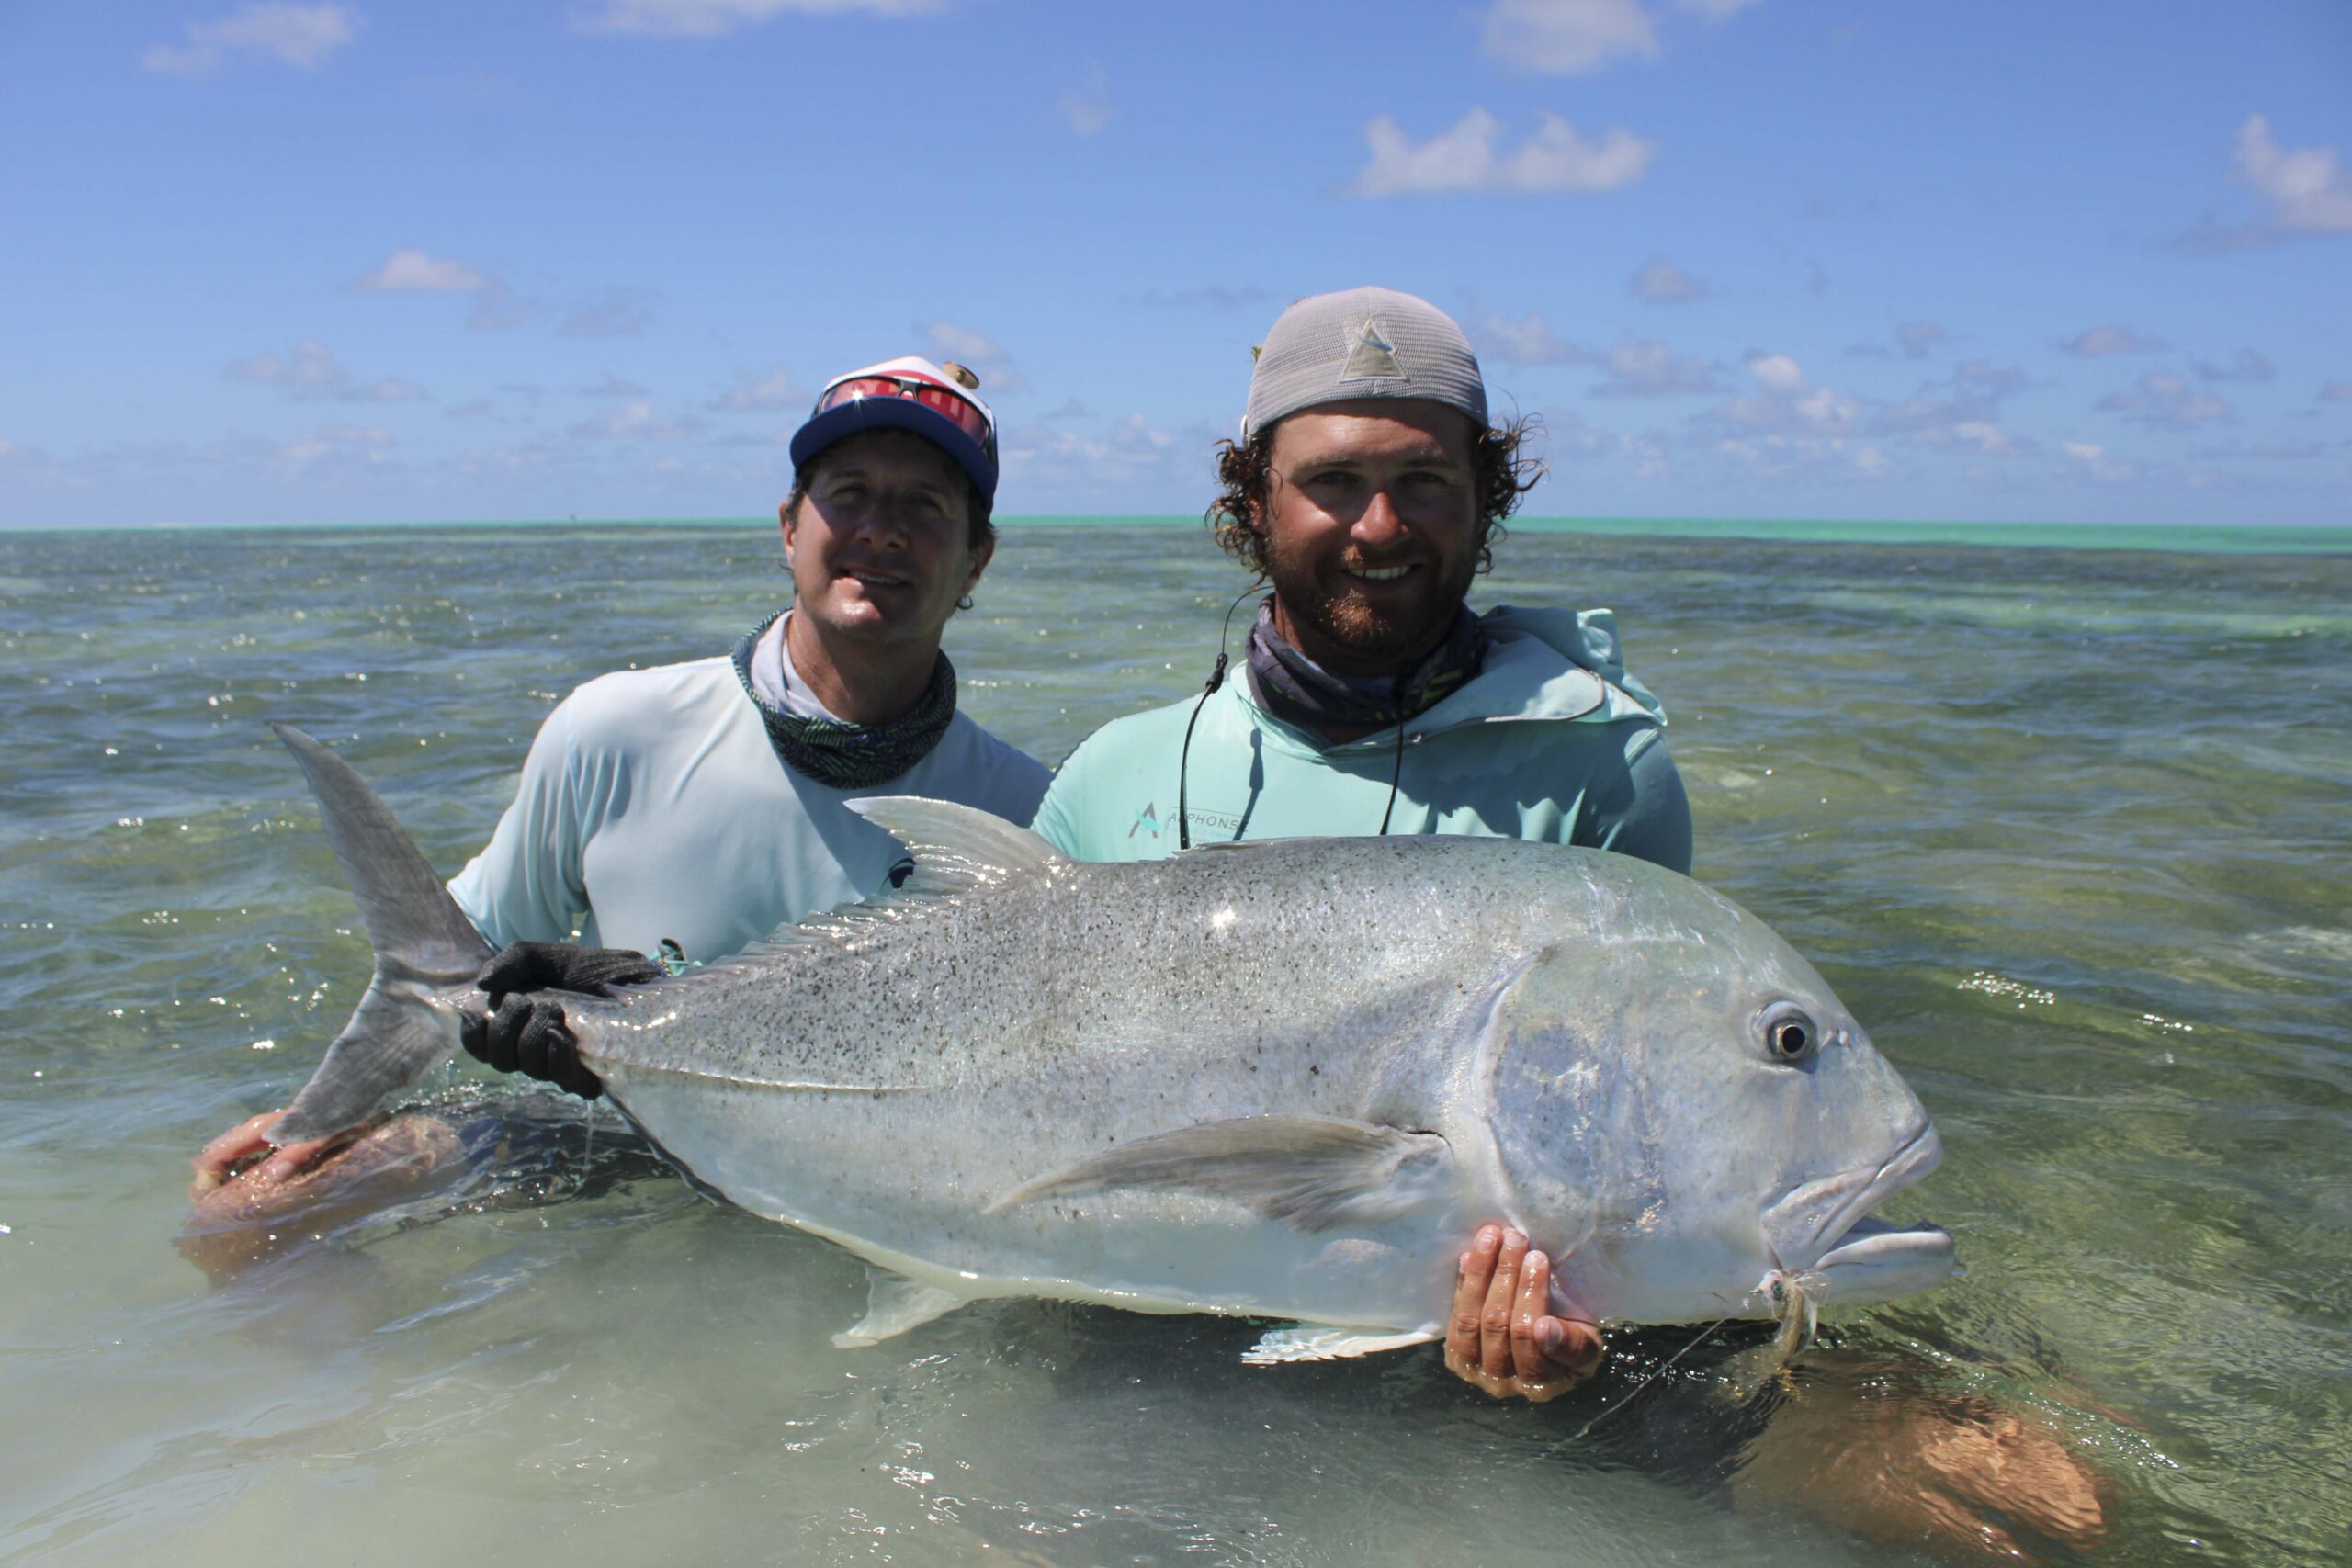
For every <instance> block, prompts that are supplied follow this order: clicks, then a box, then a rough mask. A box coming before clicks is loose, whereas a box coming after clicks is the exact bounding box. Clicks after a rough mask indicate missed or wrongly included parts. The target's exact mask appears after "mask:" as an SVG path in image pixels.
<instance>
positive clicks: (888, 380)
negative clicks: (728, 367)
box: [792, 354, 997, 501]
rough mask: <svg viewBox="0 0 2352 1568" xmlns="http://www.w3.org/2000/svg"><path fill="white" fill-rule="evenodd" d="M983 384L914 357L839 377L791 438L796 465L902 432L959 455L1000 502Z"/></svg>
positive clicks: (991, 415) (992, 422) (960, 463)
mask: <svg viewBox="0 0 2352 1568" xmlns="http://www.w3.org/2000/svg"><path fill="white" fill-rule="evenodd" d="M959 371H960V372H961V374H960V375H959V374H957V372H959ZM979 384H980V383H979V378H978V377H977V376H974V375H973V374H972V373H971V372H970V371H968V370H965V369H963V367H961V366H948V367H941V366H937V365H934V364H933V363H932V362H931V361H930V360H928V359H925V358H923V357H922V355H915V354H908V355H900V356H899V357H898V358H896V359H886V360H884V361H883V362H882V363H881V364H879V365H869V366H866V367H865V368H864V369H862V370H853V371H851V372H849V374H847V375H845V376H836V377H834V378H832V379H831V380H830V381H828V382H826V383H825V389H824V390H823V391H821V392H820V393H818V394H817V407H816V409H815V411H814V412H811V413H810V414H809V421H808V423H805V424H803V425H802V426H801V427H800V428H799V429H798V430H797V431H795V432H793V434H792V466H793V468H795V469H799V468H807V467H808V466H809V460H810V459H811V458H813V457H816V456H817V454H818V453H820V452H822V451H823V450H824V449H825V448H826V447H828V446H831V445H832V444H833V443H834V442H836V441H840V440H842V439H843V438H844V437H847V436H851V435H855V434H858V433H859V432H860V431H865V430H904V431H909V432H911V433H912V434H916V435H920V436H922V438H923V439H924V440H925V441H928V442H930V443H931V444H932V445H933V446H936V447H938V448H939V449H940V450H941V451H943V452H944V453H946V454H947V455H948V456H949V457H953V458H955V459H956V467H958V468H962V469H963V470H964V472H965V474H966V475H967V476H968V477H969V478H970V479H971V481H972V482H973V483H974V484H975V485H978V487H979V491H980V493H981V494H982V495H985V496H987V497H988V498H989V500H990V501H994V500H995V499H996V477H997V462H996V414H995V412H993V411H992V410H990V409H989V405H988V404H986V403H984V402H982V401H981V400H980V397H979V393H978V391H977V390H975V389H976V388H978V386H979Z"/></svg>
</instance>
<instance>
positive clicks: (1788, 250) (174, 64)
mask: <svg viewBox="0 0 2352 1568" xmlns="http://www.w3.org/2000/svg"><path fill="white" fill-rule="evenodd" d="M0 214H5V238H0V525H6V526H92V525H117V526H121V525H132V526H136V525H150V524H156V523H234V522H256V523H306V522H318V523H356V522H397V521H411V520H414V521H470V520H487V519H545V518H557V519H560V518H564V517H573V516H576V517H579V518H582V519H588V518H652V517H752V516H756V515H761V514H763V513H773V510H774V508H775V504H776V502H778V501H779V500H781V499H782V497H783V494H784V492H785V491H786V488H787V486H788V483H789V480H790V477H791V476H790V463H789V459H788V457H787V456H786V447H785V444H786V440H787V438H788V437H789V435H790V434H791V431H792V429H793V428H794V427H795V426H796V425H797V423H799V421H800V420H801V419H802V418H803V417H805V415H806V413H807V412H808V409H809V403H810V400H811V399H812V397H813V396H814V393H815V391H816V389H818V388H819V387H820V386H821V385H822V384H823V383H824V381H825V380H826V379H827V378H830V377H831V376H833V375H836V374H838V373H840V372H842V371H843V370H847V369H850V368H853V367H857V366H861V365H865V364H868V363H872V362H874V361H876V360H879V359H883V358H886V357H889V356H891V355H899V354H904V353H910V352H913V353H924V354H929V355H932V356H933V357H935V358H953V359H956V360H960V361H962V362H964V363H966V364H968V365H970V366H971V367H974V368H975V369H977V370H978V372H979V373H980V375H981V376H982V378H983V381H984V385H983V387H982V392H983V395H984V396H987V397H989V398H990V399H991V400H993V402H994V403H995V406H996V409H997V412H998V414H999V416H1000V420H1001V429H1002V446H1003V468H1004V478H1003V482H1002V488H1001V491H1000V493H999V497H998V510H999V512H1000V513H1001V514H1007V515H1023V514H1036V513H1195V514H1197V513H1198V512H1199V511H1200V509H1201V508H1202V507H1203V506H1204V504H1205V503H1206V502H1207V501H1208V500H1209V498H1210V495H1211V493H1212V491H1213V490H1214V484H1213V479H1212V473H1213V468H1212V464H1213V456H1212V448H1213V444H1214V443H1215V442H1216V440H1217V439H1218V438H1220V437H1222V436H1226V435H1229V434H1233V433H1234V430H1235V425H1236V423H1237V422H1238V418H1239V415H1240V412H1241V409H1242V405H1243V400H1244V398H1245V396H1246V393H1247V389H1248V383H1249V374H1250V346H1251V345H1252V344H1255V343H1257V342H1259V341H1260V340H1261V338H1262V337H1263V335H1264V333H1265V331H1266V329H1267V327H1268V325H1269V324H1271V322H1272V320H1273V318H1274V317H1275V315H1276V314H1278V313H1279V312H1280V310H1281V309H1282V308H1283V305H1284V304H1286V303H1287V302H1289V301H1290V300H1292V299H1297V298H1300V297H1302V296H1305V295H1308V294H1314V293H1320V292H1323V291H1325V290H1329V289H1334V288H1350V287H1353V286H1356V285H1359V284H1364V283H1377V284H1382V285H1385V286H1387V287H1390V288H1401V289H1405V290H1408V291H1410V292H1412V293H1416V294H1419V295H1421V296H1423V297H1425V298H1427V299H1430V300H1432V301H1434V302H1436V303H1437V304H1439V305H1441V306H1442V307H1443V308H1444V309H1446V310H1449V311H1451V312H1453V314H1454V315H1455V316H1456V318H1457V319H1459V320H1460V321H1462V322H1463V324H1464V328H1465V329H1466V330H1467V331H1468V333H1469V334H1470V337H1471V340H1472V342H1473V343H1474V344H1475V345H1476V347H1477V349H1478V352H1479V355H1480V359H1481V362H1482V364H1483V365H1484V367H1485V369H1486V374H1487V384H1488V389H1489V395H1490V400H1491V401H1492V403H1493V405H1494V406H1495V407H1496V409H1498V411H1500V412H1508V413H1512V414H1515V415H1520V416H1532V417H1533V418H1534V419H1536V420H1538V421H1539V422H1540V423H1541V425H1542V434H1541V436H1540V437H1539V439H1538V442H1537V449H1538V450H1539V451H1540V452H1541V454H1542V455H1543V456H1544V458H1545V459H1546V461H1547V462H1548V463H1549V465H1550V469H1551V472H1550V475H1549V477H1548V478H1547V479H1545V480H1544V484H1543V485H1542V487H1541V488H1540V489H1538V490H1537V491H1535V493H1534V494H1533V495H1532V497H1530V499H1529V501H1528V502H1527V513H1528V514H1530V515H1543V516H1572V517H1628V516H1672V517H1730V518H1739V517H1769V518H1813V517H1819V518H1862V519H1917V520H1985V521H2013V522H2058V523H2086V522H2125V523H2187V524H2203V525H2223V524H2234V523H2259V524H2337V525H2342V524H2352V502H2347V499H2346V498H2347V497H2352V5H2346V4H2345V3H2344V0H2300V3H2290V0H2245V3H2242V4H2237V5H2233V6H2212V5H2194V4H2183V3H2177V0H2172V3H2168V0H2069V3H2066V4H2058V5H2053V4H2050V3H2049V0H2033V3H2012V0H1903V3H1895V0H1489V3H1487V4H1468V5H1449V4H1445V3H1443V0H1396V3H1390V0H1346V3H1344V4H1341V3H1324V0H1316V3H1299V4H1283V3H1280V0H1257V3H1255V4H1234V5H1225V4H1213V3H1199V4H1177V5H1118V4H1104V3H1102V0H1094V3H1091V4H1085V3H1075V0H1072V3H1062V0H547V3H541V0H501V3H498V4H492V5H483V4H480V3H479V0H475V3H469V4H443V3H440V0H402V3H401V4H399V5H393V4H390V3H387V0H334V3H322V4H309V3H303V0H267V3H250V0H247V3H239V0H187V3H162V0H155V3H133V4H123V5H107V6H90V5H74V4H70V3H65V0H47V3H32V0H0Z"/></svg>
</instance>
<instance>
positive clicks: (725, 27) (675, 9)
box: [573, 0, 947, 38]
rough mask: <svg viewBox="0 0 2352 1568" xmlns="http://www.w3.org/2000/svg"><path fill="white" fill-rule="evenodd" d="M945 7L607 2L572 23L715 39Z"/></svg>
mask: <svg viewBox="0 0 2352 1568" xmlns="http://www.w3.org/2000/svg"><path fill="white" fill-rule="evenodd" d="M946 8H947V0H605V4H604V6H603V7H602V8H601V9H599V10H596V11H593V12H591V13H589V14H588V15H586V16H584V17H575V18H574V19H573V26H575V27H577V28H581V29H582V30H583V31H586V32H592V33H647V34H650V35H652V36H653V37H655V38H713V37H716V36H717V35H718V34H720V33H725V32H732V31H733V30H734V29H736V28H747V27H752V26H754V25H756V24H757V23H760V22H764V21H768V20H770V19H772V18H774V17H781V16H788V15H797V16H837V15H840V14H841V13H842V12H848V11H864V12H867V13H869V14H871V15H874V16H877V17H915V16H922V15H923V14H925V13H927V12H933V11H944V10H945V9H946Z"/></svg>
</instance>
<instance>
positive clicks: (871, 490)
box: [783, 430, 995, 646]
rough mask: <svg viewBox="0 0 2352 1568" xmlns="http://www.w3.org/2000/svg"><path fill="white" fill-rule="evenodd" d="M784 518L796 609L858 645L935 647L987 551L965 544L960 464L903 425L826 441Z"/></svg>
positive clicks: (966, 499)
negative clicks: (803, 489)
mask: <svg viewBox="0 0 2352 1568" xmlns="http://www.w3.org/2000/svg"><path fill="white" fill-rule="evenodd" d="M783 515H784V547H785V555H786V558H787V559H788V560H789V561H790V563H791V566H792V581H793V586H794V588H795V589H796V590H797V599H796V602H795V606H794V607H795V610H796V611H797V613H800V614H805V615H809V617H811V618H812V619H813V620H815V621H816V622H818V623H819V625H820V627H821V628H822V630H823V631H824V632H826V633H829V634H831V635H832V636H835V637H847V638H849V639H852V640H855V641H861V642H910V641H916V642H929V643H931V644H933V645H934V646H936V645H937V643H938V641H939V634H940V632H941V631H942V630H943V629H944V627H945V626H946V625H947V618H948V617H949V616H950V615H954V614H955V613H956V600H958V599H960V598H962V597H963V596H964V595H965V594H966V593H967V592H970V590H971V587H972V585H973V584H974V583H976V582H978V581H979V580H980V572H981V570H983V569H984V568H985V567H987V565H988V563H989V556H990V555H991V554H992V553H993V552H994V549H995V543H994V541H993V540H982V541H981V543H980V546H979V547H978V549H975V548H973V547H972V543H971V494H970V491H969V488H968V486H967V483H966V480H965V478H964V470H963V469H961V468H957V467H956V464H955V462H954V460H953V459H951V458H950V457H948V456H947V454H945V453H944V452H942V451H941V450H940V449H939V448H938V447H936V446H933V445H932V444H931V443H930V442H928V441H925V440H923V439H922V437H921V436H919V435H913V434H909V433H907V432H905V431H902V430H876V431H868V432H865V434H858V435H853V436H851V437H849V438H848V439H847V440H844V441H841V442H837V443H835V444H834V445H833V446H829V447H827V448H826V449H825V450H824V451H823V452H821V453H820V454H819V455H818V457H817V462H816V472H815V473H814V474H813V475H812V476H811V478H810V480H809V493H808V494H807V495H806V496H805V497H803V498H802V500H801V502H800V505H799V507H798V508H797V511H787V512H786V513H784V514H783Z"/></svg>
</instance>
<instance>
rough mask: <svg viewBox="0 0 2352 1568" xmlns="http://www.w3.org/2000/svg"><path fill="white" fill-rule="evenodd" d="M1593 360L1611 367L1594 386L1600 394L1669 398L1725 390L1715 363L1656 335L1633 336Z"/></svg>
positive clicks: (1595, 395) (1606, 395)
mask: <svg viewBox="0 0 2352 1568" xmlns="http://www.w3.org/2000/svg"><path fill="white" fill-rule="evenodd" d="M1593 363H1597V364H1600V365H1601V366H1603V367H1606V368H1607V370H1608V371H1609V374H1608V376H1607V377H1605V378H1603V379H1602V380H1601V381H1600V384H1599V385H1598V386H1596V387H1594V388H1593V389H1592V395H1593V396H1594V397H1596V398H1667V397H1678V396H1687V395H1689V394H1691V393H1697V392H1714V391H1720V390H1722V388H1721V387H1720V386H1719V385H1718V384H1717V383H1716V380H1715V367H1713V365H1711V364H1709V363H1708V362H1707V361H1706V360H1704V359H1702V358H1700V357H1699V356H1698V355H1695V354H1677V353H1676V352H1674V350H1672V349H1671V348H1668V346H1667V345H1666V344H1662V343H1659V342H1658V341H1657V340H1656V339H1655V338H1629V339H1627V340H1626V341H1624V342H1623V343H1620V344H1616V345H1614V346H1613V347H1611V349H1610V350H1609V351H1608V352H1607V353H1606V354H1603V355H1599V356H1598V357H1597V359H1596V360H1595V361H1593Z"/></svg>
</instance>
